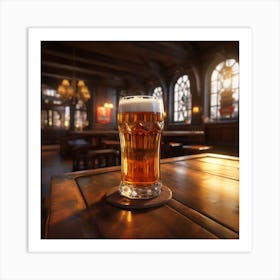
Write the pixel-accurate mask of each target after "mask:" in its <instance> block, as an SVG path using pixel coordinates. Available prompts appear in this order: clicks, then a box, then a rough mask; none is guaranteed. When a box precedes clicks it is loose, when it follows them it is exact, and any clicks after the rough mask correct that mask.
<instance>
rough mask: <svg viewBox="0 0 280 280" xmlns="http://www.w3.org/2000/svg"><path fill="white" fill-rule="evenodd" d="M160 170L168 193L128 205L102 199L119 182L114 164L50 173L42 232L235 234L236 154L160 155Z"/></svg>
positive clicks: (129, 235)
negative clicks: (157, 201)
mask: <svg viewBox="0 0 280 280" xmlns="http://www.w3.org/2000/svg"><path fill="white" fill-rule="evenodd" d="M161 175H162V182H163V184H164V185H166V186H168V187H169V188H170V189H171V190H172V193H173V196H172V199H171V200H169V201H168V202H167V203H166V204H165V205H163V206H160V207H156V208H150V209H145V210H133V211H130V210H123V209H120V208H117V207H115V206H112V205H110V204H109V203H108V202H107V201H106V199H105V196H106V193H107V192H109V191H110V189H112V187H115V186H117V185H118V184H119V182H120V167H110V168H102V169H96V170H88V171H79V172H73V173H66V174H62V175H59V176H54V177H53V178H52V183H51V197H50V211H49V218H48V223H47V227H46V232H45V238H110V239H120V238H123V239H131V238H132V239H139V238H149V239H151V238H152V239H154V238H161V239H169V238H173V239H179V238H180V239H182V238H183V239H198V238H200V239H201V238H202V239H216V238H226V239H238V238H239V159H238V158H236V157H229V156H222V155H215V154H201V155H195V156H185V157H178V158H169V159H164V160H162V163H161Z"/></svg>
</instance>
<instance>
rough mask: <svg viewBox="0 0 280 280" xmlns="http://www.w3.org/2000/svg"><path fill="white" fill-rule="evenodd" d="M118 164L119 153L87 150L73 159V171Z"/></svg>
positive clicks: (104, 150)
mask: <svg viewBox="0 0 280 280" xmlns="http://www.w3.org/2000/svg"><path fill="white" fill-rule="evenodd" d="M119 164H120V152H119V151H118V150H114V149H100V150H88V151H87V152H85V153H82V152H81V153H76V154H75V156H74V157H73V171H79V170H87V169H95V168H102V167H108V166H115V165H119Z"/></svg>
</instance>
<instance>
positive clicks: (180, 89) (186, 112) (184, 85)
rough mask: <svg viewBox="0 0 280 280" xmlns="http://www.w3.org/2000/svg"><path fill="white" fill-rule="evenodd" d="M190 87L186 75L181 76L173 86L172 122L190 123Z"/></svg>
mask: <svg viewBox="0 0 280 280" xmlns="http://www.w3.org/2000/svg"><path fill="white" fill-rule="evenodd" d="M191 108H192V98H191V88H190V80H189V77H188V75H183V76H181V77H180V78H179V79H178V80H177V82H176V84H175V86H174V122H186V123H191Z"/></svg>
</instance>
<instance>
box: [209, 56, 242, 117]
mask: <svg viewBox="0 0 280 280" xmlns="http://www.w3.org/2000/svg"><path fill="white" fill-rule="evenodd" d="M238 112H239V64H238V62H237V61H236V60H235V59H227V60H225V61H223V62H221V63H219V64H218V65H217V66H216V68H215V69H214V70H213V72H212V74H211V92H210V119H211V120H212V121H219V120H230V119H237V118H238Z"/></svg>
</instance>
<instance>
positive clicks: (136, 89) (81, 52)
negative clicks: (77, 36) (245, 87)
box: [41, 41, 239, 227]
mask: <svg viewBox="0 0 280 280" xmlns="http://www.w3.org/2000/svg"><path fill="white" fill-rule="evenodd" d="M41 89H42V90H41V171H42V172H41V194H42V227H44V224H45V218H46V217H47V213H46V212H47V204H48V196H49V192H50V182H51V176H52V175H56V174H60V173H64V172H72V171H78V170H84V169H91V168H99V167H106V166H112V165H119V164H120V154H119V138H118V128H117V106H118V101H119V98H120V97H122V96H129V95H134V94H143V95H155V96H160V97H162V98H163V101H164V108H165V127H164V131H165V134H163V136H162V144H161V158H168V157H174V156H183V155H190V154H197V153H204V152H211V153H220V154H225V155H232V156H237V157H238V156H239V42H237V41H176V42H169V41H163V42H159V41H156V42H150V41H149V42H144V41H133V42H132V41H131V42H84V41H83V42H78V41H71V42H68V41H63V42H62V41H42V42H41ZM184 132H190V133H189V134H187V135H186V134H185V133H184Z"/></svg>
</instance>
